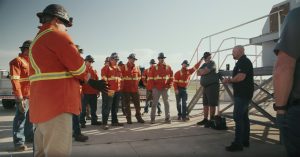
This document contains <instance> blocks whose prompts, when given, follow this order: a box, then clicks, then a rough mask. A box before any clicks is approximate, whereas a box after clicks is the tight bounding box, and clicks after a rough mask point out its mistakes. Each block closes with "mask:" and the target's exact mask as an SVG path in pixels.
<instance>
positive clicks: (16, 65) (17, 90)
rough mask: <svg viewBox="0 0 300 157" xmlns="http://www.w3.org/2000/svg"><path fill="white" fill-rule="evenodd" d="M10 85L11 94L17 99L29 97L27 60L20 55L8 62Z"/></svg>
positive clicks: (26, 57) (25, 56) (24, 56)
mask: <svg viewBox="0 0 300 157" xmlns="http://www.w3.org/2000/svg"><path fill="white" fill-rule="evenodd" d="M9 67H10V75H11V77H10V78H11V84H12V88H13V92H14V94H15V96H17V97H27V98H28V97H29V95H30V91H29V88H30V83H29V79H28V76H29V58H28V56H27V55H24V54H22V53H20V54H19V56H18V57H17V58H15V59H13V60H12V61H10V62H9Z"/></svg>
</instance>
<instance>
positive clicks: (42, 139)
mask: <svg viewBox="0 0 300 157" xmlns="http://www.w3.org/2000/svg"><path fill="white" fill-rule="evenodd" d="M35 127H36V128H35V132H34V156H35V157H66V156H70V155H71V151H72V114H70V113H63V114H60V115H58V116H56V117H54V118H53V119H51V120H49V121H47V122H43V123H37V124H35Z"/></svg>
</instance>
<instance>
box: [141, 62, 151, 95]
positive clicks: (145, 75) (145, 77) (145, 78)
mask: <svg viewBox="0 0 300 157" xmlns="http://www.w3.org/2000/svg"><path fill="white" fill-rule="evenodd" d="M153 66H154V65H151V66H150V67H149V68H148V69H145V70H144V72H143V74H142V81H143V84H144V85H145V86H146V89H147V90H151V87H150V84H149V83H148V80H149V79H151V78H149V72H150V69H151V67H153Z"/></svg>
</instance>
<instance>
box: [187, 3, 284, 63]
mask: <svg viewBox="0 0 300 157" xmlns="http://www.w3.org/2000/svg"><path fill="white" fill-rule="evenodd" d="M281 11H283V9H282V10H278V11H276V12H273V13H271V14H267V15H264V16H261V17H259V18H256V19H253V20H250V21H248V22H245V23H242V24H239V25H237V26H234V27H230V28H228V29H225V30H223V31H220V32H217V33H214V34H211V35H208V36H205V37H203V38H201V39H200V41H199V43H198V45H197V47H196V49H195V51H194V54H193V56H192V58H191V59H190V63H191V62H192V61H193V59H194V57H195V55H196V53H198V51H199V47H200V45H201V43H202V41H203V40H204V39H206V38H209V39H210V40H211V37H213V36H216V35H219V34H222V33H224V32H227V31H230V30H233V29H235V28H238V27H241V26H244V25H247V24H249V23H252V22H255V21H258V20H260V19H263V18H266V17H269V16H271V15H274V14H278V16H279V15H280V12H281ZM280 24H281V23H279V22H278V25H279V27H278V28H280ZM209 44H210V49H211V42H209Z"/></svg>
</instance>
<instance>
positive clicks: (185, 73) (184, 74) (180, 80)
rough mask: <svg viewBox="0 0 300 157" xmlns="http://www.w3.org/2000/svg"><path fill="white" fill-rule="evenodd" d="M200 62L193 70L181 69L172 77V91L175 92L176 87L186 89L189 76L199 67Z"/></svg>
mask: <svg viewBox="0 0 300 157" xmlns="http://www.w3.org/2000/svg"><path fill="white" fill-rule="evenodd" d="M200 64H201V61H199V62H198V63H197V64H195V65H194V67H193V68H190V69H187V68H181V70H179V71H177V72H176V73H175V75H174V83H173V86H174V89H175V90H177V89H178V87H184V88H185V87H186V86H187V85H188V83H189V81H190V77H191V75H192V74H193V73H194V72H195V71H196V70H197V69H198V68H199V67H200Z"/></svg>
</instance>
